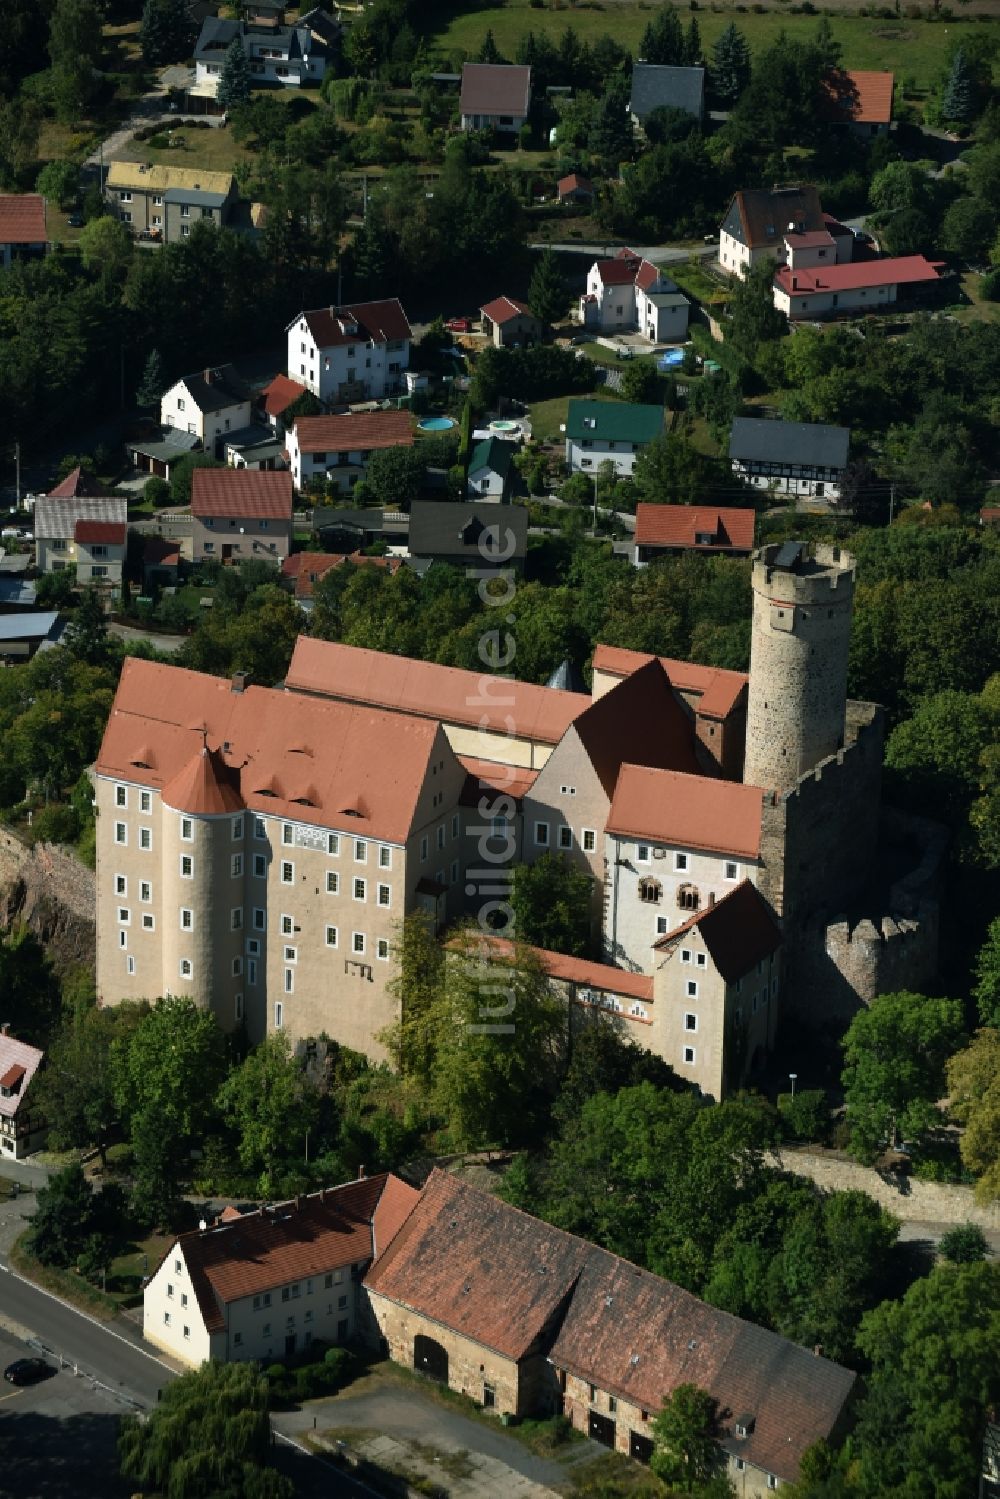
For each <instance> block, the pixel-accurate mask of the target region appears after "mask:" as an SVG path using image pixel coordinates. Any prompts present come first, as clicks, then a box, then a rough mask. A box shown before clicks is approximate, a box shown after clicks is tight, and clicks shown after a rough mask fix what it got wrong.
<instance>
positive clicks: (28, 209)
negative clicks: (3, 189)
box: [0, 193, 49, 245]
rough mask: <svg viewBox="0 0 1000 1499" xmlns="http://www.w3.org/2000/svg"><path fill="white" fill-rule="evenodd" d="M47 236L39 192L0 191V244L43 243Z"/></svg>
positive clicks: (42, 202) (42, 200)
mask: <svg viewBox="0 0 1000 1499" xmlns="http://www.w3.org/2000/svg"><path fill="white" fill-rule="evenodd" d="M48 237H49V236H48V230H47V229H46V226H45V199H44V198H43V197H42V195H41V194H40V193H0V245H44V244H45V243H46V241H47V240H48Z"/></svg>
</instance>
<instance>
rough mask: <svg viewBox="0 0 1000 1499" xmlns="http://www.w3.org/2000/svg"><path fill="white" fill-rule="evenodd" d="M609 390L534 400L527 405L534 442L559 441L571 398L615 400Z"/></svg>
mask: <svg viewBox="0 0 1000 1499" xmlns="http://www.w3.org/2000/svg"><path fill="white" fill-rule="evenodd" d="M617 399H618V397H617V396H615V395H613V394H612V392H611V391H610V390H603V389H601V390H592V391H591V392H590V394H589V395H587V396H556V397H554V399H553V400H551V401H535V402H534V404H533V405H531V406H529V407H528V414H529V416H530V417H531V435H532V437H533V439H534V440H535V442H561V441H562V439H563V434H562V433H561V432H560V431H559V427H560V424H563V423H565V421H566V408H567V406H568V405H569V403H570V401H571V400H581V401H616V400H617Z"/></svg>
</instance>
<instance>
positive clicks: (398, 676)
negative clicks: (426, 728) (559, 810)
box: [285, 505, 590, 744]
mask: <svg viewBox="0 0 1000 1499" xmlns="http://www.w3.org/2000/svg"><path fill="white" fill-rule="evenodd" d="M492 508H493V510H494V511H495V510H496V506H495V505H494V506H493V507H492ZM505 513H506V512H505ZM502 680H503V691H502V693H500V692H498V693H497V698H498V701H497V702H496V703H494V702H493V700H492V697H490V695H489V694H488V692H487V691H486V690H484V687H483V677H482V674H481V673H480V672H478V671H462V670H460V669H459V668H458V667H457V666H437V665H435V664H434V663H433V662H430V661H413V660H411V659H409V658H408V657H406V656H390V655H387V654H386V653H385V652H384V651H370V650H365V649H364V648H363V647H361V646H356V645H341V644H340V643H339V642H337V641H330V640H315V639H312V638H311V637H309V636H306V635H300V636H299V638H298V640H297V641H296V642H295V650H294V651H293V652H292V661H291V665H290V666H289V668H288V675H287V676H286V678H285V686H286V687H289V688H292V689H294V690H295V691H297V692H307V693H320V694H323V695H325V696H329V697H332V698H342V699H344V700H346V701H347V702H356V703H377V704H379V705H381V706H384V707H386V708H391V709H395V710H396V711H397V712H398V713H406V714H413V715H415V716H417V717H420V718H424V717H429V718H433V719H440V720H442V721H443V722H444V723H465V724H469V725H470V726H472V727H474V728H479V727H480V726H482V728H483V729H484V731H492V732H494V733H500V734H505V735H507V734H509V735H512V736H513V737H514V738H517V739H533V740H537V741H539V742H540V743H542V744H557V743H558V742H559V740H560V739H561V738H562V736H563V734H564V733H565V732H566V729H567V727H568V726H569V725H570V724H571V723H572V722H573V720H574V719H575V718H576V717H577V716H578V715H579V714H580V713H582V712H583V711H584V709H585V708H588V707H589V706H590V698H589V697H588V696H587V695H586V694H585V693H582V692H558V691H555V690H554V689H552V688H550V687H538V686H536V685H535V684H534V683H533V682H516V681H511V680H509V679H502ZM484 698H489V700H488V701H485V702H484V701H483V699H484ZM511 699H513V701H511ZM392 721H393V722H398V719H394V720H392ZM511 721H512V722H513V728H511V727H510V724H511ZM391 737H392V731H391V730H390V738H391Z"/></svg>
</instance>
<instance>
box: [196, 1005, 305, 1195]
mask: <svg viewBox="0 0 1000 1499" xmlns="http://www.w3.org/2000/svg"><path fill="white" fill-rule="evenodd" d="M219 1108H220V1110H221V1112H222V1116H223V1118H224V1119H225V1120H226V1121H227V1123H229V1124H230V1125H231V1126H232V1127H233V1129H235V1130H236V1131H237V1133H238V1136H239V1146H238V1149H239V1156H240V1161H241V1162H242V1164H243V1165H244V1166H245V1167H246V1168H247V1169H248V1170H249V1171H255V1172H257V1173H258V1179H257V1190H258V1193H259V1195H260V1196H261V1197H271V1196H273V1195H274V1194H275V1192H278V1191H282V1190H285V1188H284V1187H283V1185H282V1177H283V1176H284V1175H285V1173H286V1171H287V1167H288V1163H289V1162H290V1161H293V1160H294V1161H296V1162H298V1161H301V1160H302V1159H303V1154H304V1150H305V1141H306V1138H307V1136H308V1133H309V1131H310V1130H311V1129H315V1127H316V1120H317V1117H318V1111H319V1096H318V1094H317V1093H316V1090H315V1088H313V1086H312V1085H311V1084H310V1083H309V1081H308V1079H307V1078H306V1075H305V1071H304V1069H303V1066H302V1064H301V1062H299V1061H298V1060H297V1059H296V1058H295V1057H293V1055H292V1048H291V1043H290V1042H289V1040H288V1037H287V1035H286V1034H285V1033H284V1032H283V1031H279V1032H278V1033H277V1034H275V1035H272V1036H267V1037H265V1039H264V1040H263V1041H262V1042H261V1044H260V1045H259V1046H257V1047H255V1049H254V1050H253V1051H251V1052H250V1054H249V1055H248V1056H247V1057H246V1058H245V1059H244V1061H243V1062H241V1063H240V1065H239V1067H236V1068H234V1069H233V1071H232V1072H231V1073H230V1074H229V1076H228V1077H227V1079H226V1081H225V1082H224V1083H223V1085H222V1088H221V1090H220V1093H219Z"/></svg>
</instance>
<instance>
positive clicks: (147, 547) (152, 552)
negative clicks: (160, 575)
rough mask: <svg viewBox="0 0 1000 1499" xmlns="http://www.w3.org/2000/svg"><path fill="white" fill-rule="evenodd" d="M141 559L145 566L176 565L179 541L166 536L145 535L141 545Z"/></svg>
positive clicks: (178, 554)
mask: <svg viewBox="0 0 1000 1499" xmlns="http://www.w3.org/2000/svg"><path fill="white" fill-rule="evenodd" d="M142 560H143V563H144V564H145V566H146V567H178V566H179V565H180V560H181V549H180V543H179V542H176V541H171V540H170V538H169V537H167V536H147V537H146V540H145V541H144V543H143V547H142Z"/></svg>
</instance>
